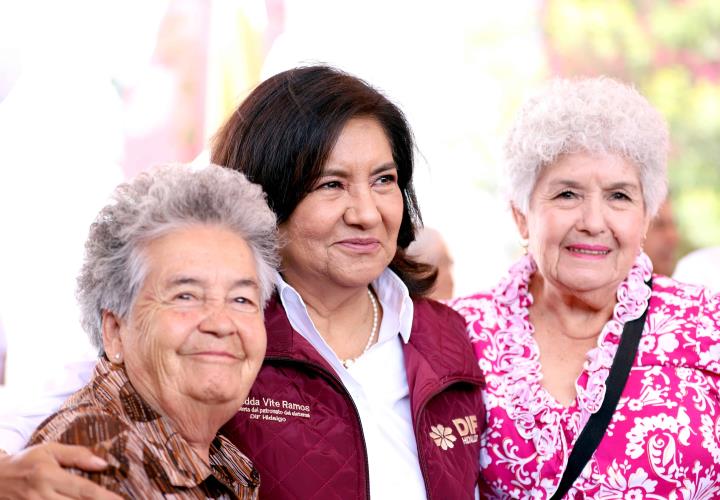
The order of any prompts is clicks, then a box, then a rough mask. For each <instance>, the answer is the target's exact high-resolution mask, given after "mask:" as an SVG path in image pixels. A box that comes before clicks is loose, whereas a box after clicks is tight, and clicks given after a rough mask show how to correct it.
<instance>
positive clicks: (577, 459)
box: [550, 280, 652, 500]
mask: <svg viewBox="0 0 720 500" xmlns="http://www.w3.org/2000/svg"><path fill="white" fill-rule="evenodd" d="M647 283H648V286H650V287H651V288H652V280H650V281H648V282H647ZM645 316H647V308H645V311H643V313H642V316H640V317H639V318H637V319H634V320H632V321H628V322H627V323H625V327H624V328H623V333H622V337H621V338H620V345H619V346H618V350H617V353H616V354H615V359H613V362H612V366H611V367H610V373H608V377H607V380H606V381H605V398H604V399H603V402H602V406H600V409H599V410H598V411H597V412H596V413H594V414H592V415H591V416H590V418H589V419H588V421H587V424H585V427H583V430H582V431H581V432H580V435H579V436H578V438H577V441H575V445H574V446H573V449H572V451H571V452H570V457H569V458H568V463H567V467H566V468H565V472H564V473H563V476H562V478H561V479H560V484H559V485H558V489H557V491H555V494H553V496H552V497H550V500H560V499H561V498H562V497H563V496H565V493H567V492H568V490H569V489H570V487H571V486H572V484H573V483H574V482H575V480H576V479H577V477H578V476H579V475H580V473H581V472H582V470H583V469H584V468H585V464H587V463H588V460H590V457H592V455H593V453H595V450H596V449H597V447H598V445H599V444H600V441H601V440H602V438H603V436H604V435H605V429H607V426H608V424H609V423H610V419H611V418H612V415H613V413H614V412H615V408H616V407H617V403H618V401H619V400H620V394H622V391H623V389H624V388H625V383H626V382H627V378H628V375H629V374H630V368H632V365H633V362H634V361H635V355H636V354H637V350H638V345H639V344H640V336H641V335H642V331H643V326H644V325H645Z"/></svg>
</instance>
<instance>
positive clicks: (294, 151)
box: [212, 66, 437, 296]
mask: <svg viewBox="0 0 720 500" xmlns="http://www.w3.org/2000/svg"><path fill="white" fill-rule="evenodd" d="M359 116H365V117H371V118H374V119H376V120H377V121H378V122H379V123H380V125H381V126H382V127H383V129H384V130H385V134H386V135H387V138H388V141H389V142H390V147H391V149H392V155H393V160H394V161H395V164H396V165H397V170H398V185H399V187H400V190H401V192H402V194H403V218H402V223H401V224H400V231H399V233H398V241H397V247H398V248H397V252H396V253H395V257H394V258H393V260H392V262H391V263H390V268H391V269H392V270H393V271H395V273H396V274H397V275H398V276H400V278H401V279H402V280H403V282H404V283H405V285H406V286H407V287H408V289H409V290H410V294H411V295H412V296H422V295H424V294H426V293H428V292H429V291H430V289H431V288H432V286H433V285H434V284H435V278H436V276H437V272H436V270H435V269H434V268H433V267H432V266H428V265H426V264H421V263H419V262H415V261H413V260H412V259H410V258H408V256H407V255H406V254H405V249H406V248H407V247H408V245H409V244H410V243H411V242H412V241H413V240H414V239H415V231H416V229H417V228H419V227H421V226H422V219H421V216H420V210H419V208H418V204H417V199H416V197H415V191H414V189H413V185H412V175H413V152H414V141H413V135H412V132H411V130H410V127H409V125H408V123H407V120H406V119H405V115H404V114H403V113H402V111H400V109H399V108H398V107H397V106H395V105H394V104H393V103H392V102H390V100H389V99H387V98H386V97H385V96H384V95H382V94H381V93H380V92H378V91H377V90H375V89H374V88H373V87H371V86H370V85H368V84H367V83H366V82H364V81H363V80H360V79H359V78H356V77H354V76H351V75H349V74H347V73H344V72H342V71H340V70H338V69H335V68H332V67H329V66H305V67H298V68H294V69H291V70H288V71H284V72H282V73H279V74H277V75H275V76H273V77H271V78H269V79H267V80H265V81H264V82H263V83H261V84H260V85H258V87H257V88H255V90H254V91H253V92H251V93H250V95H249V96H248V97H247V98H246V99H245V100H244V101H243V102H242V103H241V104H240V106H239V107H238V109H237V110H236V111H235V112H234V113H233V114H232V116H231V117H230V118H229V119H228V120H227V122H226V123H225V124H224V125H223V126H222V127H221V128H220V130H219V131H218V133H217V135H216V136H215V138H214V140H213V145H212V161H213V163H216V164H218V165H223V166H226V167H229V168H232V169H234V170H239V171H241V172H242V173H243V174H245V175H246V176H247V178H248V179H250V180H251V181H252V182H256V183H258V184H260V185H261V186H262V187H263V189H264V190H265V192H266V193H267V196H268V204H269V205H270V208H272V210H273V211H274V212H275V214H276V215H277V218H278V223H280V224H282V223H283V222H285V221H286V220H287V219H288V218H289V217H290V214H292V212H293V211H294V210H295V207H297V205H298V204H299V203H300V201H301V200H302V199H303V198H304V197H305V196H306V195H307V194H308V193H309V192H310V190H311V189H312V187H313V185H314V184H315V182H316V181H317V180H318V179H319V178H320V176H321V174H322V170H323V166H324V164H325V162H326V160H327V158H328V156H329V154H330V152H331V151H332V149H333V147H334V146H335V142H336V141H337V138H338V136H339V135H340V133H341V131H342V129H343V127H344V126H345V124H346V123H347V121H348V120H350V119H351V118H355V117H359Z"/></svg>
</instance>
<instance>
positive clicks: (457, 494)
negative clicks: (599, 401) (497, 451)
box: [221, 297, 485, 500]
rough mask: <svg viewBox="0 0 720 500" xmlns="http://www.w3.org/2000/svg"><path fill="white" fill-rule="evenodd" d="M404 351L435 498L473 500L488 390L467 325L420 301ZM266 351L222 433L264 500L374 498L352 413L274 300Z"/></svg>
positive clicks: (328, 371) (422, 456)
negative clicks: (256, 475)
mask: <svg viewBox="0 0 720 500" xmlns="http://www.w3.org/2000/svg"><path fill="white" fill-rule="evenodd" d="M414 308H415V314H414V318H413V326H412V332H411V335H410V342H408V343H407V344H403V354H404V358H405V368H406V372H407V378H408V385H409V389H410V404H411V409H412V418H413V427H414V429H415V439H416V441H417V447H418V457H419V460H420V468H421V471H422V474H423V478H424V480H425V487H426V490H427V494H428V498H431V499H443V500H445V499H465V498H473V494H474V490H475V485H476V484H477V480H478V475H479V456H480V441H479V435H480V434H481V432H482V427H483V426H484V422H485V409H484V406H483V403H482V398H481V393H480V390H481V387H482V385H483V384H484V381H483V377H482V374H481V372H480V369H479V368H478V366H477V360H476V359H475V356H474V354H473V351H472V349H471V347H470V342H469V340H468V338H467V334H466V332H465V324H464V321H463V320H462V318H461V317H460V316H459V315H458V314H457V313H455V312H454V311H453V310H451V309H450V308H448V307H446V306H444V305H442V304H440V303H438V302H435V301H431V300H424V299H421V300H416V301H414ZM265 327H266V329H267V335H268V349H267V353H266V356H265V361H264V363H263V366H262V368H261V370H260V373H259V374H258V377H257V380H256V381H255V383H254V385H253V387H252V389H251V391H250V395H249V396H248V400H247V401H246V404H245V405H244V406H243V408H242V409H241V411H239V412H238V413H237V414H236V415H235V416H234V417H233V418H232V419H231V420H230V421H229V422H228V423H227V424H226V425H225V426H224V427H223V429H222V431H221V432H222V433H223V434H225V435H226V436H227V437H228V438H229V439H230V440H231V441H232V442H233V443H235V444H236V445H237V446H238V448H240V450H242V451H243V452H244V453H245V454H246V455H248V456H249V457H250V458H251V459H252V461H253V463H254V464H255V467H256V468H257V469H258V471H259V472H260V484H261V486H260V497H261V498H263V499H283V500H285V499H302V500H310V499H313V500H320V499H323V500H324V499H328V500H329V499H338V500H340V499H343V500H348V499H367V498H369V495H370V488H369V479H368V464H367V452H366V449H365V440H364V437H363V432H362V428H361V424H360V417H359V415H358V412H357V409H356V407H355V404H354V403H353V400H352V398H351V397H350V394H349V393H348V392H347V390H346V389H345V387H344V386H343V384H342V382H341V381H340V379H339V378H338V377H337V375H336V374H335V372H334V370H333V369H332V368H331V367H330V365H329V364H328V363H327V362H326V361H325V360H324V359H323V358H322V356H321V355H320V354H319V353H318V352H317V351H316V350H315V349H314V348H313V347H312V346H311V345H310V343H309V342H307V341H306V340H305V339H304V338H303V337H302V336H301V335H300V334H298V333H297V332H295V331H293V329H292V327H291V325H290V322H289V321H288V319H287V316H286V314H285V311H284V309H283V308H282V305H281V304H280V303H279V302H278V301H277V297H275V298H273V300H272V301H271V302H270V303H269V304H268V307H267V308H266V309H265Z"/></svg>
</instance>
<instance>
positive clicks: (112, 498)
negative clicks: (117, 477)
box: [0, 443, 121, 500]
mask: <svg viewBox="0 0 720 500" xmlns="http://www.w3.org/2000/svg"><path fill="white" fill-rule="evenodd" d="M107 465H108V464H107V463H106V462H105V461H104V460H103V459H101V458H100V457H97V456H95V455H93V453H92V452H91V451H90V450H88V449H87V448H84V447H82V446H70V445H64V444H58V443H49V444H41V445H37V446H32V447H30V448H27V449H25V450H23V451H21V452H19V453H17V454H16V455H6V454H0V500H5V499H16V498H22V499H62V498H77V499H101V500H119V499H120V498H121V497H119V496H118V495H115V494H114V493H111V492H110V491H108V490H106V489H104V488H102V487H100V486H98V485H96V484H94V483H93V482H91V481H89V480H88V479H85V478H82V477H80V476H76V475H73V474H71V473H70V472H68V471H65V470H63V467H74V468H77V469H81V470H84V471H88V472H94V471H102V470H103V469H105V468H106V467H107Z"/></svg>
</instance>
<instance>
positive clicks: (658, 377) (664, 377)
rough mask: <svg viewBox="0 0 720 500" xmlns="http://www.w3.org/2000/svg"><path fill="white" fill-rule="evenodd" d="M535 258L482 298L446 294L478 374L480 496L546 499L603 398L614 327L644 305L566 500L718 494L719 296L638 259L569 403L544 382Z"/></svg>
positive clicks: (636, 314) (519, 265) (520, 264)
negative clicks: (612, 405) (534, 311)
mask: <svg viewBox="0 0 720 500" xmlns="http://www.w3.org/2000/svg"><path fill="white" fill-rule="evenodd" d="M536 270H537V268H536V266H535V263H534V262H533V260H532V258H531V257H529V256H526V257H524V258H522V259H521V260H520V261H519V262H517V263H516V264H515V265H514V266H513V267H512V268H511V269H510V272H509V274H508V275H507V277H506V278H504V279H503V280H502V281H501V282H500V284H499V285H498V286H497V287H496V288H495V289H494V290H493V291H492V293H490V294H478V295H473V296H470V297H466V298H461V299H457V300H455V301H453V302H452V303H451V305H452V306H453V307H454V308H455V309H456V310H457V311H458V312H460V314H462V315H463V316H464V317H465V319H466V322H467V330H468V334H469V335H470V339H471V341H472V343H473V346H474V349H475V354H476V355H477V358H478V363H479V365H480V368H481V369H482V370H483V372H484V373H485V376H486V382H487V387H486V388H485V392H484V401H485V404H486V406H487V408H486V409H487V422H486V428H485V430H484V432H483V434H482V437H481V439H482V444H483V450H482V453H481V457H480V466H481V469H482V471H483V484H482V485H481V492H482V493H483V495H484V496H486V497H489V498H503V499H504V498H508V499H510V498H513V499H514V498H523V499H524V498H528V499H529V498H533V499H534V498H538V499H543V498H549V497H550V496H552V494H553V493H554V491H555V489H556V488H557V485H558V482H559V481H560V477H561V476H562V472H563V471H564V469H565V466H566V461H567V457H568V455H569V450H571V449H572V446H573V444H574V443H575V440H576V439H577V437H578V435H579V433H580V431H581V430H582V428H583V426H584V425H585V423H586V422H587V421H588V419H589V418H590V415H592V414H593V413H594V412H596V411H597V410H598V409H599V408H600V405H601V404H602V400H603V398H604V396H605V380H606V378H607V375H608V372H609V370H610V366H611V364H612V360H613V358H614V356H615V352H616V351H617V348H618V344H619V342H620V335H621V334H622V330H623V326H624V325H625V323H626V322H627V321H629V320H632V319H635V318H638V317H640V315H641V314H642V312H643V310H644V309H645V307H646V306H648V303H649V309H648V315H647V318H646V321H645V328H644V330H643V336H642V339H641V341H640V346H639V349H638V356H637V357H636V359H635V364H634V366H633V368H632V370H631V372H630V376H629V377H628V382H627V385H626V387H625V389H624V391H623V393H622V396H621V398H620V401H619V403H618V408H617V410H616V412H615V414H614V415H613V418H612V420H611V422H610V425H609V426H608V430H607V432H606V435H605V437H604V438H603V440H602V442H601V443H600V446H599V447H598V449H597V450H596V452H595V454H594V455H593V457H592V459H591V460H590V462H589V463H588V465H587V466H586V467H585V469H584V470H583V472H582V474H581V475H580V477H579V478H578V479H577V480H576V481H575V484H574V485H573V487H572V488H571V490H570V492H569V493H568V495H567V496H566V498H570V499H580V498H593V499H603V500H606V499H607V500H609V499H633V498H638V499H640V498H643V499H668V498H670V499H691V498H692V499H715V498H720V295H716V296H712V295H711V294H710V292H709V291H707V290H706V289H704V288H702V287H699V286H692V285H686V284H681V283H678V282H676V281H674V280H672V279H670V278H667V277H663V276H654V277H653V289H652V291H651V290H650V289H649V288H648V287H647V285H646V284H645V281H646V280H647V279H648V278H649V277H650V275H651V273H652V264H651V263H650V260H649V259H648V258H647V256H646V255H644V254H641V255H639V256H638V258H637V260H636V262H635V265H634V266H633V267H632V269H631V270H630V273H629V274H628V277H627V278H626V279H625V281H623V282H622V283H621V284H620V286H619V288H618V291H617V304H616V305H615V309H614V312H613V316H612V318H611V319H610V321H608V322H607V323H606V324H605V326H604V327H603V329H602V331H601V333H600V336H599V338H598V343H597V347H595V348H593V349H592V350H591V351H589V352H588V353H587V359H586V361H585V364H584V367H583V371H582V373H581V375H580V376H579V377H578V379H577V381H576V383H575V387H576V391H577V398H576V399H575V401H574V402H573V403H572V404H571V405H570V406H569V407H567V408H566V407H564V406H562V405H561V404H560V403H558V402H557V401H556V400H555V399H554V398H553V397H552V396H551V395H550V393H548V392H547V391H546V390H545V389H544V388H543V386H542V369H541V366H540V355H539V352H538V346H537V344H536V343H535V340H534V338H533V326H532V325H531V324H530V322H529V319H528V318H529V313H528V308H529V307H530V305H531V304H532V301H533V298H532V295H531V294H530V293H529V291H528V283H529V281H530V277H531V276H532V274H533V273H534V272H535V271H536Z"/></svg>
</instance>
